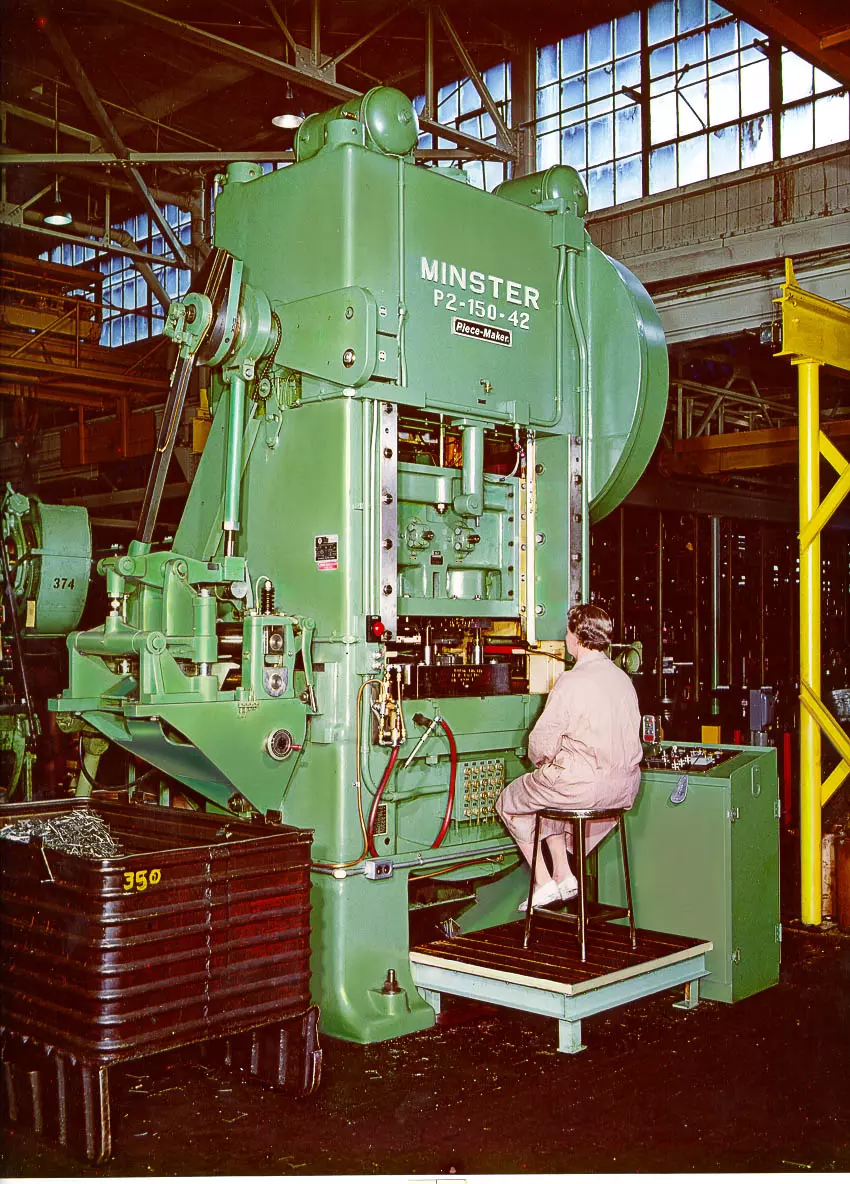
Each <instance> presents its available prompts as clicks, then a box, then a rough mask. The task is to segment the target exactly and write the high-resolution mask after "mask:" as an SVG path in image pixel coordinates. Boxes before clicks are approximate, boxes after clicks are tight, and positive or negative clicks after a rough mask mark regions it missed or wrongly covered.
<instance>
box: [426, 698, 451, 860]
mask: <svg viewBox="0 0 850 1184" xmlns="http://www.w3.org/2000/svg"><path fill="white" fill-rule="evenodd" d="M437 723H438V724H439V725H440V727H441V728H442V729H443V731H444V732H445V733H446V739H447V740H448V742H449V752H450V753H451V760H452V764H451V772H450V774H449V800H448V801H447V802H446V816H445V818H444V819H443V825H442V826H441V827H440V833H439V834H438V835H437V837H436V839H434V842H433V843H432V844H431V848H432V850H433V848H434V847H439V846H440V844H441V843H442V841H443V839H444V838H445V837H446V833H447V832H448V829H449V823H450V822H451V820H452V811H453V810H454V808H455V781H456V780H457V745H456V744H455V738H454V735H453V734H452V730H451V728H450V727H449V725H448V724H447V723H446V721H445V720H444V719H438V720H437Z"/></svg>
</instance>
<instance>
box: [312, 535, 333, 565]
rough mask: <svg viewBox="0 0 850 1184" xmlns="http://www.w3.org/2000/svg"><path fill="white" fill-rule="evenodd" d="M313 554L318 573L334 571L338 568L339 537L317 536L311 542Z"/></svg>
mask: <svg viewBox="0 0 850 1184" xmlns="http://www.w3.org/2000/svg"><path fill="white" fill-rule="evenodd" d="M313 553H314V555H315V557H316V567H317V568H318V569H319V571H336V569H337V568H338V567H339V535H338V534H317V535H316V536H315V538H314V540H313Z"/></svg>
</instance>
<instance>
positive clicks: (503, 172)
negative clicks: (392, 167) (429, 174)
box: [414, 62, 511, 190]
mask: <svg viewBox="0 0 850 1184" xmlns="http://www.w3.org/2000/svg"><path fill="white" fill-rule="evenodd" d="M483 77H484V84H485V86H486V87H487V89H488V91H489V92H490V94H491V96H492V98H493V102H494V103H495V104H496V107H497V108H498V110H499V113H500V115H501V116H502V119H503V120H504V121H505V123H506V124H508V126H510V121H511V67H510V63H509V62H500V63H499V64H498V65H496V66H493V67H491V68H490V69H489V70H485V71H484V75H483ZM414 106H415V108H416V114H417V115H421V114H422V111H423V109H424V107H425V96H424V95H419V96H418V97H417V98H416V99H414ZM436 120H437V122H438V123H442V124H445V126H446V127H451V128H455V129H456V130H457V131H460V132H466V134H467V135H469V136H476V137H477V138H478V139H479V140H484V142H485V143H487V144H495V142H496V125H495V124H494V123H493V120H492V118H491V116H490V115H489V113H488V112H487V111H486V110H485V108H484V106H483V104H482V102H481V96H480V95H479V93H478V91H477V90H476V88H475V84H474V83H473V81H472V79H471V78H461V79H458V80H457V81H456V82H452V83H450V84H449V85H448V86H442V87H440V89H439V91H438V92H437V111H436ZM419 147H420V148H432V147H437V148H443V149H451V148H454V147H455V145H454V142H453V141H452V140H446V139H438V142H437V144H436V145H434V143H433V136H431V135H430V134H428V133H425V134H423V135H421V136H420V137H419ZM463 170H464V172H465V173H466V175H467V177H468V179H469V181H470V182H471V183H472V184H473V185H476V186H477V187H478V188H479V189H488V190H490V189H494V188H495V186H496V185H498V184H500V183H501V182H502V181H504V180H505V179H506V177H507V175H508V173H507V166H506V165H505V164H503V163H502V162H501V161H498V160H484V161H482V160H470V161H465V162H464V164H463Z"/></svg>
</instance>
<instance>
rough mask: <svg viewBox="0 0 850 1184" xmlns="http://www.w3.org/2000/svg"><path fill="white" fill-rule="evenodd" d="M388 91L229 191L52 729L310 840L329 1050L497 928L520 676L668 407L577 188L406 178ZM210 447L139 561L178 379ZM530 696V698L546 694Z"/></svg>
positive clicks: (515, 891)
mask: <svg viewBox="0 0 850 1184" xmlns="http://www.w3.org/2000/svg"><path fill="white" fill-rule="evenodd" d="M417 131H418V129H417V123H416V116H415V113H414V111H413V108H412V105H411V103H410V102H409V100H407V99H406V98H405V97H404V96H403V95H401V94H400V93H399V92H397V91H394V90H390V89H379V90H375V91H371V92H369V93H368V94H367V95H365V96H364V97H363V98H362V99H359V100H357V101H356V102H351V103H347V104H345V105H344V106H342V107H338V108H336V109H334V110H333V111H331V112H328V113H326V114H324V115H321V116H313V117H311V118H310V119H308V120H306V121H305V122H304V124H303V125H302V127H301V128H300V130H299V133H298V136H297V140H296V157H297V162H296V163H295V164H294V165H293V166H291V167H290V168H286V169H281V170H279V171H276V172H273V173H271V174H269V175H267V176H262V175H261V173H260V169H259V168H258V167H257V166H254V165H249V164H242V165H233V166H231V167H230V168H229V169H228V172H227V176H226V177H225V178H223V179H222V182H221V192H220V195H219V197H218V200H217V203H216V211H215V247H214V249H213V251H212V253H211V255H210V257H209V259H208V261H207V264H206V265H205V268H204V270H203V272H202V273H201V274H200V275H199V276H198V277H197V278H196V280H195V283H194V285H193V289H192V291H191V292H190V293H189V294H188V295H187V296H186V297H184V298H183V299H182V300H181V301H179V302H175V304H173V305H172V307H171V310H170V313H169V317H168V323H167V332H168V333H169V335H170V336H171V337H172V338H173V340H174V341H175V342H176V344H177V345H178V347H179V358H178V362H177V366H176V369H175V373H174V377H173V382H172V389H171V392H170V395H169V401H168V405H167V408H166V414H165V417H164V423H163V434H162V437H161V440H160V445H159V449H158V453H157V458H158V459H157V463H156V465H155V467H154V470H153V472H152V474H151V479H150V482H149V485H148V491H147V495H146V498H145V504H144V507H143V511H142V515H141V520H140V524H139V531H138V538H137V540H136V541H135V542H134V543H133V544H131V546H130V548H129V550H128V552H127V554H124V555H117V556H114V557H110V558H108V559H104V560H101V562H100V564H99V571H100V572H101V574H102V575H103V576H105V578H106V584H107V592H108V596H109V601H110V612H109V616H108V618H107V620H106V622H105V623H104V624H103V625H102V626H101V627H99V628H96V629H90V630H87V631H85V632H79V633H75V634H73V635H72V636H71V637H70V638H69V641H68V645H69V654H70V675H69V687H68V689H67V690H66V691H65V692H64V693H63V694H62V696H61V697H60V698H59V699H58V700H57V701H55V702H54V703H53V706H54V707H55V708H56V709H57V710H61V711H63V712H68V713H74V714H75V715H76V716H78V717H79V718H80V720H81V721H83V722H84V723H85V724H87V725H89V726H92V727H95V728H97V729H98V730H99V731H100V732H102V733H103V734H104V735H105V736H107V737H108V738H109V739H111V740H113V741H114V742H115V743H117V744H119V745H121V746H123V747H124V748H125V749H126V750H127V751H128V752H130V753H132V754H134V755H135V756H138V757H142V758H144V759H145V760H146V761H149V762H150V763H151V764H153V765H154V766H156V767H157V768H159V769H161V770H162V771H163V772H164V773H166V774H168V775H169V776H171V777H173V778H176V779H177V780H178V781H179V782H181V783H182V784H183V785H184V786H187V787H189V789H190V790H193V791H195V794H196V795H197V798H198V800H199V801H202V802H203V803H204V804H205V806H206V808H208V809H218V810H223V811H230V812H233V813H236V814H238V815H240V816H242V817H250V816H253V815H263V816H265V815H267V814H269V813H270V812H275V813H276V814H279V815H280V816H281V817H282V819H283V820H284V821H285V822H287V823H291V824H293V825H295V826H303V827H310V828H312V829H313V830H314V832H315V838H314V843H313V858H314V861H315V863H314V877H313V881H314V890H313V990H314V996H315V998H316V1000H317V1001H318V1002H319V1003H320V1005H321V1008H322V1027H323V1029H324V1031H326V1032H328V1033H330V1034H332V1035H335V1036H339V1037H343V1038H346V1039H350V1040H355V1041H360V1042H369V1041H373V1040H379V1039H385V1038H388V1037H392V1036H397V1035H400V1034H402V1033H405V1032H411V1031H414V1030H417V1029H421V1028H423V1027H427V1026H429V1025H430V1024H432V1023H433V1022H434V1014H433V1011H432V1010H431V1008H430V1007H429V1006H428V1005H427V1004H426V1003H425V1001H424V1000H423V999H422V998H421V997H420V996H419V994H418V993H417V991H416V989H415V987H414V986H413V982H412V979H411V977H410V967H409V961H408V953H409V945H410V941H411V933H412V931H413V930H416V931H417V933H419V934H420V938H421V934H422V933H423V932H425V933H427V932H429V931H432V932H434V934H435V935H436V934H437V933H438V932H441V933H445V932H451V931H452V929H453V927H454V926H460V927H462V928H464V929H468V930H471V929H477V928H482V927H484V926H486V925H490V924H495V923H499V922H502V921H505V920H507V919H510V918H511V917H512V916H515V915H516V914H515V909H516V904H517V901H518V900H519V898H520V896H521V895H522V892H523V887H524V875H523V873H522V872H519V871H518V868H517V854H516V851H515V848H514V845H513V843H512V841H511V840H510V839H509V838H507V837H506V835H505V833H504V831H503V829H502V827H501V824H500V822H499V820H498V818H497V816H496V814H495V810H494V802H495V798H496V797H497V796H498V792H499V790H500V788H501V786H502V785H503V784H504V783H505V782H506V781H507V780H509V779H511V778H512V777H514V776H516V775H518V774H519V773H520V772H521V771H522V770H523V769H524V768H525V767H526V766H525V765H524V757H525V744H526V737H527V734H528V730H529V727H530V726H531V724H532V723H533V721H534V719H535V718H536V716H537V714H538V713H539V710H540V707H541V704H542V695H541V694H540V693H537V692H538V682H537V680H536V675H535V669H536V667H535V663H536V662H537V661H538V660H539V661H540V662H542V663H543V664H544V666H547V668H548V663H549V661H550V655H551V653H552V651H553V649H557V643H559V642H562V639H563V635H564V631H565V626H566V616H567V611H568V609H569V606H570V604H571V603H574V602H577V601H579V600H581V599H583V598H586V597H587V596H588V594H589V565H588V562H587V549H588V540H589V530H590V523H591V520H592V519H595V518H599V517H601V516H602V515H604V514H605V513H607V512H609V511H610V510H611V509H613V508H614V507H615V506H616V505H617V504H618V503H619V502H620V501H622V499H623V498H624V497H625V495H626V494H627V493H628V491H629V490H630V489H631V488H632V486H633V485H634V483H635V482H636V480H637V479H638V477H639V476H640V474H641V472H642V470H643V469H644V467H645V465H646V464H647V462H648V460H649V457H650V456H651V454H652V451H653V448H654V446H655V443H656V441H657V438H658V435H659V432H660V430H661V423H662V419H663V415H664V410H665V406H666V399H667V354H666V348H665V344H664V339H663V335H662V332H661V329H660V325H659V321H658V317H657V315H656V313H655V310H654V308H653V306H652V303H651V301H650V300H649V298H648V296H647V295H646V293H645V291H644V290H643V288H642V287H641V286H640V284H639V283H638V282H637V281H636V280H635V279H634V277H633V276H631V275H630V274H629V273H628V272H627V271H626V270H625V269H624V268H623V267H621V266H620V265H619V264H617V263H615V262H613V261H612V260H610V259H608V258H607V257H606V256H605V255H604V254H602V252H601V251H599V250H598V249H596V248H595V247H594V246H593V244H592V243H591V242H590V239H589V236H588V234H587V231H586V229H585V225H584V214H585V212H586V196H585V193H584V189H583V187H582V184H581V181H580V179H579V178H578V175H577V174H576V173H575V172H574V171H573V170H572V169H569V168H565V167H558V168H555V169H551V170H549V171H548V172H546V173H543V174H539V175H536V176H533V177H525V178H522V179H519V180H517V181H515V182H507V183H506V184H504V185H502V186H500V187H499V190H498V192H497V193H496V194H488V193H484V192H482V191H480V190H478V189H475V188H473V187H472V186H470V185H468V184H466V183H465V182H464V181H463V180H462V179H461V178H459V177H457V176H456V175H455V174H454V173H447V172H444V171H441V170H436V169H429V168H422V167H418V166H415V165H414V163H413V158H412V151H413V148H414V146H415V144H416V140H417ZM196 362H200V363H203V364H204V365H206V366H208V367H209V368H210V370H211V371H212V373H213V375H214V383H213V386H214V389H213V402H214V404H215V413H214V421H213V425H212V429H211V432H210V436H209V439H208V442H207V445H206V447H205V450H204V453H203V456H202V458H201V462H200V465H199V468H198V472H197V476H196V478H195V481H194V483H193V486H192V489H191V492H190V495H189V499H188V502H187V505H186V509H185V512H184V515H183V518H182V521H181V523H180V527H179V529H178V531H177V534H176V537H175V538H174V541H173V544H172V545H171V547H170V548H169V549H167V550H162V549H159V550H157V549H155V548H154V547H153V546H152V538H153V533H154V523H155V518H156V508H157V504H158V499H159V494H160V492H161V487H162V483H163V481H164V480H165V471H166V469H167V463H168V457H169V455H170V448H171V446H172V445H173V425H175V424H176V423H177V422H178V421H179V414H180V408H181V405H182V399H183V397H184V394H185V390H186V386H187V384H188V377H189V374H190V372H191V368H192V366H193V365H194V364H195V363H196ZM539 689H540V690H542V691H545V690H546V689H548V686H547V685H544V686H540V687H539Z"/></svg>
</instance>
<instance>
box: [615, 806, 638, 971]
mask: <svg viewBox="0 0 850 1184" xmlns="http://www.w3.org/2000/svg"><path fill="white" fill-rule="evenodd" d="M617 824H618V826H619V828H620V847H621V849H622V852H623V876H624V877H625V880H626V905H627V906H628V910H629V937H630V938H631V941H632V949H633V950H636V949H637V934H636V933H635V906H634V904H633V903H632V878H631V876H630V875H629V852H628V850H627V848H626V820H625V818H624V817H623V815H622V814H621V815H620V817H619V818H618V819H617Z"/></svg>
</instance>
